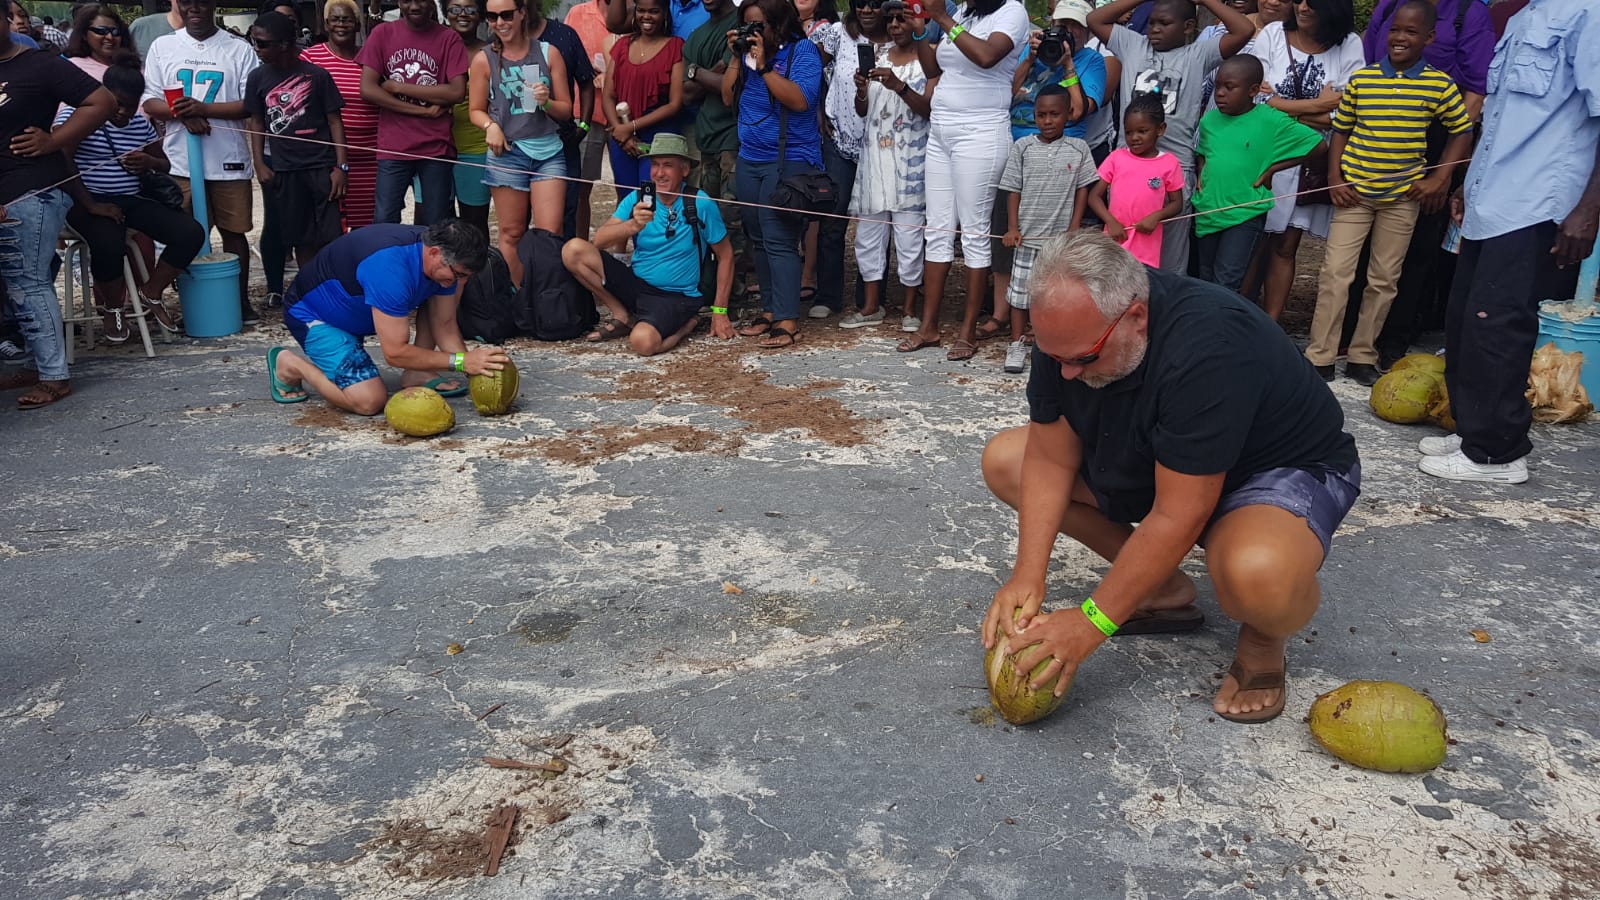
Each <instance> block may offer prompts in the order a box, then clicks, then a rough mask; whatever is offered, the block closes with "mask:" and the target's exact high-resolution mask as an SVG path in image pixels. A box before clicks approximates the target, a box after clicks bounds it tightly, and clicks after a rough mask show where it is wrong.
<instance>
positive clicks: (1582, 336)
mask: <svg viewBox="0 0 1600 900" xmlns="http://www.w3.org/2000/svg"><path fill="white" fill-rule="evenodd" d="M1545 344H1555V345H1556V349H1557V350H1560V351H1562V352H1564V353H1571V352H1573V351H1577V352H1579V353H1582V354H1583V369H1582V370H1580V371H1579V373H1578V381H1580V382H1582V384H1583V389H1584V390H1586V391H1588V392H1589V400H1590V402H1600V316H1590V317H1588V318H1587V319H1579V320H1578V321H1576V322H1568V321H1566V320H1565V319H1563V318H1561V317H1560V316H1553V315H1551V314H1550V313H1547V312H1541V313H1539V346H1540V347H1543V346H1544V345H1545Z"/></svg>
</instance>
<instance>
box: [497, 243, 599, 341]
mask: <svg viewBox="0 0 1600 900" xmlns="http://www.w3.org/2000/svg"><path fill="white" fill-rule="evenodd" d="M565 243H566V240H565V239H564V238H562V237H561V235H559V234H555V233H553V232H549V231H545V230H543V229H540V228H531V229H529V230H528V233H527V234H525V235H523V237H522V241H521V243H519V244H517V256H518V257H519V258H520V259H521V260H522V290H521V292H520V293H519V295H518V297H517V303H516V306H517V308H518V319H517V325H518V333H519V334H527V335H531V336H533V337H535V338H538V339H539V340H541V341H570V340H572V339H573V338H575V337H578V336H579V335H581V334H585V333H587V332H588V331H589V330H591V329H593V328H594V326H595V323H596V322H597V321H599V319H600V314H599V313H598V312H597V311H596V310H595V308H594V295H593V294H591V293H590V292H589V291H588V289H586V288H585V287H584V286H583V285H581V284H579V283H578V280H577V279H576V278H573V277H572V273H570V272H568V271H567V267H566V266H565V265H564V264H563V263H562V262H561V247H562V245H564V244H565Z"/></svg>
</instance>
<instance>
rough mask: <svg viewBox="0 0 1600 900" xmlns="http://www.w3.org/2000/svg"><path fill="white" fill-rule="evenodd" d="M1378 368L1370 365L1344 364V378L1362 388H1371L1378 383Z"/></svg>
mask: <svg viewBox="0 0 1600 900" xmlns="http://www.w3.org/2000/svg"><path fill="white" fill-rule="evenodd" d="M1379 374H1380V373H1379V372H1378V367H1377V366H1375V365H1372V364H1371V363H1345V364H1344V377H1346V378H1348V379H1350V380H1351V381H1354V382H1355V383H1356V384H1359V385H1361V386H1362V387H1372V386H1373V385H1375V384H1377V383H1378V377H1379Z"/></svg>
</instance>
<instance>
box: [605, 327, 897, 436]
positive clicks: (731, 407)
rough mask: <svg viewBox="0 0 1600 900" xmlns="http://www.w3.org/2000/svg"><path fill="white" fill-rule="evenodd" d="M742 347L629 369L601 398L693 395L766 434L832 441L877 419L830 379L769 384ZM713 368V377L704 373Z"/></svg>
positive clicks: (665, 399)
mask: <svg viewBox="0 0 1600 900" xmlns="http://www.w3.org/2000/svg"><path fill="white" fill-rule="evenodd" d="M741 356H742V354H741V351H739V350H737V349H735V348H733V347H727V348H716V349H712V350H710V351H708V352H706V353H702V354H695V355H693V356H690V355H687V354H685V355H683V356H677V357H673V358H670V359H668V360H667V361H666V363H665V364H664V365H663V366H662V368H661V369H660V370H658V371H654V372H627V373H624V374H622V375H619V376H618V377H617V379H616V382H615V384H616V387H615V388H614V389H613V390H612V391H611V392H610V393H606V394H598V395H596V399H599V400H650V401H653V402H656V403H672V402H681V401H685V400H687V401H691V402H694V403H702V404H708V405H713V406H721V407H725V408H727V410H728V414H729V415H731V416H733V417H734V418H736V419H740V420H742V421H745V422H748V423H750V426H751V430H753V431H758V432H762V433H767V434H774V433H777V432H782V431H787V430H789V429H799V430H801V431H804V432H806V434H807V435H808V436H810V437H811V438H813V439H814V440H818V441H821V442H823V443H825V444H831V445H833V446H835V447H855V446H859V445H861V444H863V443H866V440H867V434H866V431H867V426H868V425H869V424H870V423H871V422H872V421H875V420H870V419H865V418H863V417H861V416H859V415H857V414H856V413H855V412H854V411H853V410H851V409H850V408H849V407H847V406H845V405H844V404H843V403H841V402H839V400H838V399H836V398H834V397H829V396H825V395H824V394H822V392H823V391H827V390H832V389H834V388H838V387H841V386H843V384H844V383H843V382H841V381H837V380H831V379H814V380H812V381H809V382H807V383H805V384H803V385H781V384H773V383H772V381H771V376H770V373H768V372H765V371H763V370H761V369H753V368H747V367H746V366H744V365H743V361H742V359H741ZM708 372H715V373H716V375H715V377H714V378H713V377H707V373H708Z"/></svg>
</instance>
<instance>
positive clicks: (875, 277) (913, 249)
mask: <svg viewBox="0 0 1600 900" xmlns="http://www.w3.org/2000/svg"><path fill="white" fill-rule="evenodd" d="M922 219H923V216H922V212H921V211H920V210H918V211H913V212H878V213H872V214H870V215H863V216H861V217H860V218H859V219H857V220H856V267H857V268H858V269H860V270H861V280H862V281H882V280H883V275H884V269H886V268H887V267H888V264H889V223H890V222H893V223H894V256H895V262H896V263H898V269H897V271H898V273H899V275H900V284H901V285H903V286H905V287H921V286H922V242H923V231H922Z"/></svg>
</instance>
